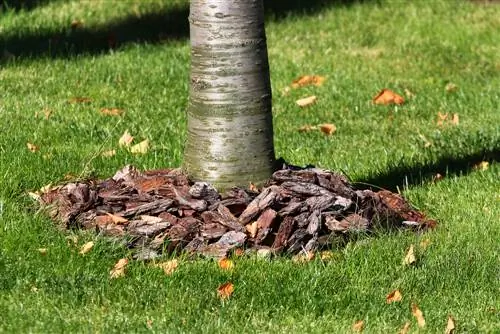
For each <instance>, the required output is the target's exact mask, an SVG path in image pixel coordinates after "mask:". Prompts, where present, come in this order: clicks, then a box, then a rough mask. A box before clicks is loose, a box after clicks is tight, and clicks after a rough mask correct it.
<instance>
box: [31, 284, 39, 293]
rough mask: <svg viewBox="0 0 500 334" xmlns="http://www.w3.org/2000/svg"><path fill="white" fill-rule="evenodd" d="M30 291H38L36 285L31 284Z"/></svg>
mask: <svg viewBox="0 0 500 334" xmlns="http://www.w3.org/2000/svg"><path fill="white" fill-rule="evenodd" d="M31 292H35V293H36V292H38V288H37V287H36V286H34V285H33V286H32V287H31Z"/></svg>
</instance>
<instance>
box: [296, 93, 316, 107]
mask: <svg viewBox="0 0 500 334" xmlns="http://www.w3.org/2000/svg"><path fill="white" fill-rule="evenodd" d="M316 100H317V97H316V96H315V95H312V96H309V97H305V98H303V99H300V100H297V101H295V103H297V105H298V106H299V107H301V108H304V107H307V106H310V105H312V104H314V103H316Z"/></svg>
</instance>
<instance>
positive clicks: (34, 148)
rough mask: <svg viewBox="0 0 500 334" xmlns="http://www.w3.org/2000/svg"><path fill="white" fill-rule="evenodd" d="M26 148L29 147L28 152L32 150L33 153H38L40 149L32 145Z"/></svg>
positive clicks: (27, 145)
mask: <svg viewBox="0 0 500 334" xmlns="http://www.w3.org/2000/svg"><path fill="white" fill-rule="evenodd" d="M26 147H28V150H30V151H31V152H32V153H35V152H38V150H39V149H40V148H39V147H38V146H36V145H35V144H32V143H26Z"/></svg>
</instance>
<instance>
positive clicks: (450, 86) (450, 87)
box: [444, 82, 458, 93]
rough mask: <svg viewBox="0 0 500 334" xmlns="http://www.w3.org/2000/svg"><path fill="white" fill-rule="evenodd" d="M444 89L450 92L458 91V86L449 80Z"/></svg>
mask: <svg viewBox="0 0 500 334" xmlns="http://www.w3.org/2000/svg"><path fill="white" fill-rule="evenodd" d="M444 89H445V90H446V91H447V92H448V93H453V92H456V91H457V90H458V86H457V85H455V84H454V83H452V82H449V83H447V84H446V86H445V87H444Z"/></svg>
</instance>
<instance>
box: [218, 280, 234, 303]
mask: <svg viewBox="0 0 500 334" xmlns="http://www.w3.org/2000/svg"><path fill="white" fill-rule="evenodd" d="M233 292H234V285H233V283H231V282H226V283H224V284H222V285H220V286H219V287H218V288H217V294H218V295H219V298H220V299H227V298H229V297H231V295H232V294H233Z"/></svg>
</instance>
